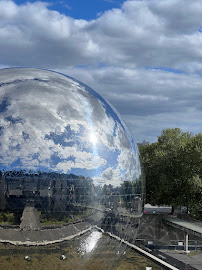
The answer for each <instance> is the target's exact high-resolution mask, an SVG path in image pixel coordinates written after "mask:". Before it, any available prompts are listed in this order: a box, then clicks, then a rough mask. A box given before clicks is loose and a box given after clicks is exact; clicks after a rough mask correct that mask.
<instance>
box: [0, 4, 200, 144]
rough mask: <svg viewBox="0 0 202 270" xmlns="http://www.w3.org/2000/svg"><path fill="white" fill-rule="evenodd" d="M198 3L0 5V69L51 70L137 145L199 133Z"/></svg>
mask: <svg viewBox="0 0 202 270" xmlns="http://www.w3.org/2000/svg"><path fill="white" fill-rule="evenodd" d="M201 18H202V5H201V0H195V1H190V0H172V1H171V0H142V1H137V0H125V1H123V0H122V1H116V0H114V1H110V0H89V1H82V0H80V1H78V0H69V1H48V2H46V3H45V2H40V1H38V2H37V1H31V2H29V4H28V2H26V1H15V2H14V1H12V0H0V68H4V67H13V66H28V67H37V68H44V69H50V70H55V71H58V72H61V73H64V74H67V75H69V76H72V77H74V78H76V79H78V80H80V81H81V82H83V83H85V84H87V85H89V86H90V87H91V88H93V89H94V90H95V91H97V92H98V93H99V94H101V95H102V96H103V97H104V98H105V99H106V100H108V101H109V102H110V103H111V104H112V105H113V106H114V107H115V108H116V109H117V111H118V112H119V113H120V114H121V116H122V118H123V119H124V121H125V122H126V124H127V126H128V127H129V129H130V130H131V132H132V134H133V135H134V138H135V139H136V141H138V142H141V141H143V140H145V139H146V140H148V141H150V142H154V141H156V140H157V136H159V135H160V134H161V131H162V130H163V129H165V128H176V127H179V128H181V129H182V130H183V131H190V132H193V133H199V132H202V117H201V115H202V106H201V104H202V77H201V74H202V52H201V48H202V32H200V31H199V29H202V20H201Z"/></svg>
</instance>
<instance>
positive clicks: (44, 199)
mask: <svg viewBox="0 0 202 270" xmlns="http://www.w3.org/2000/svg"><path fill="white" fill-rule="evenodd" d="M0 114H1V118H0V145H1V153H0V170H1V172H2V174H1V179H0V187H1V192H0V209H1V216H0V220H1V219H2V216H3V215H4V220H7V221H8V220H10V221H9V222H10V223H15V224H18V223H19V222H20V217H21V215H22V211H23V209H24V208H25V207H26V206H27V207H31V208H33V209H37V210H38V211H39V214H40V218H41V222H44V224H46V225H47V224H48V225H51V224H54V223H63V224H64V223H66V224H67V223H68V224H69V223H71V222H80V223H82V222H83V221H85V222H87V223H88V224H89V225H92V224H93V225H99V226H101V227H102V228H104V229H107V230H112V231H113V232H114V233H117V234H119V235H122V236H123V237H124V233H123V230H122V229H120V227H121V226H122V225H123V224H126V223H128V220H129V219H134V220H135V221H134V222H135V223H136V224H138V222H139V221H138V219H139V217H140V216H141V214H142V206H143V201H144V192H145V191H144V178H143V175H142V171H141V166H140V161H139V151H138V149H137V146H136V143H135V142H134V140H133V138H132V137H131V135H130V133H129V132H128V130H127V128H126V126H125V124H124V123H123V122H122V121H121V119H120V117H119V116H118V114H117V112H116V111H115V110H114V109H113V108H112V107H111V106H110V105H109V104H108V103H107V102H106V101H105V100H104V99H103V98H102V97H101V96H100V95H98V94H97V93H96V92H94V91H93V90H92V89H90V88H89V87H87V86H86V85H83V84H82V83H80V82H78V81H76V80H74V79H72V78H70V77H67V76H64V75H61V74H58V73H55V72H50V71H45V70H37V69H26V68H18V69H5V70H1V71H0ZM31 208H29V209H31ZM27 209H28V208H27ZM30 211H31V210H30ZM5 213H6V215H5ZM33 213H34V212H33ZM33 213H32V214H33ZM24 219H25V220H26V215H25V217H24ZM42 225H43V223H42ZM81 227H82V226H81ZM29 229H30V228H29ZM31 229H32V228H31ZM135 235H136V233H135V234H134V232H133V237H135ZM127 237H132V236H130V235H127Z"/></svg>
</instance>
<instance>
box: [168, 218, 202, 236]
mask: <svg viewBox="0 0 202 270" xmlns="http://www.w3.org/2000/svg"><path fill="white" fill-rule="evenodd" d="M163 220H165V221H166V222H168V223H169V224H170V225H171V226H174V227H177V228H179V229H182V230H184V231H187V232H191V233H193V234H195V235H197V236H199V237H202V222H199V221H196V222H194V221H186V220H183V219H179V218H176V217H172V216H164V217H163Z"/></svg>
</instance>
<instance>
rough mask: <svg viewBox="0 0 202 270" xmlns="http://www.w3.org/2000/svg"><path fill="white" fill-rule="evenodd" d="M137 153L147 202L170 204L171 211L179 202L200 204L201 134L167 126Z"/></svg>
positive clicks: (187, 204)
mask: <svg viewBox="0 0 202 270" xmlns="http://www.w3.org/2000/svg"><path fill="white" fill-rule="evenodd" d="M140 153H141V156H142V159H143V165H144V169H145V174H146V191H147V201H148V202H150V203H151V204H158V205H160V204H170V205H171V206H172V210H174V208H175V207H178V206H182V205H184V206H187V207H188V208H190V207H191V208H192V209H193V205H198V204H199V201H200V200H199V197H202V196H201V190H200V187H199V186H200V185H197V188H196V182H197V181H196V179H201V172H202V170H201V166H202V165H201V164H202V162H201V161H202V160H201V159H202V134H198V135H196V136H194V135H193V134H191V133H189V132H182V131H181V130H180V129H179V128H175V129H166V130H163V131H162V133H161V136H159V137H158V141H157V142H156V143H153V144H151V145H146V146H141V147H140ZM197 177H198V178H197ZM198 182H199V181H198ZM198 182H197V183H198ZM194 187H195V188H194ZM193 198H195V199H193ZM197 200H198V201H197Z"/></svg>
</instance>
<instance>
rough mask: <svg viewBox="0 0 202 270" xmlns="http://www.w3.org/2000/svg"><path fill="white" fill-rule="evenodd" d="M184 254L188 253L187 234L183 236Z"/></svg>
mask: <svg viewBox="0 0 202 270" xmlns="http://www.w3.org/2000/svg"><path fill="white" fill-rule="evenodd" d="M184 252H185V253H189V235H188V233H186V234H185V239H184Z"/></svg>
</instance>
